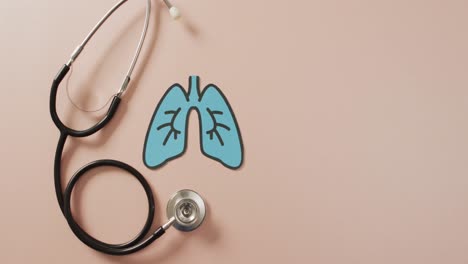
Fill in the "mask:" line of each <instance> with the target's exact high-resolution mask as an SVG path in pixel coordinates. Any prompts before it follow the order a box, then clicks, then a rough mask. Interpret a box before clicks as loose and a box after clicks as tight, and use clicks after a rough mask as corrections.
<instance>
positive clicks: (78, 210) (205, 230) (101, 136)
mask: <svg viewBox="0 0 468 264" xmlns="http://www.w3.org/2000/svg"><path fill="white" fill-rule="evenodd" d="M161 7H162V4H161V3H157V4H156V5H155V7H153V9H156V10H155V11H156V12H155V16H153V22H152V29H151V30H150V32H151V34H150V35H149V41H148V43H149V45H148V47H146V48H144V50H143V53H142V60H141V62H140V64H139V66H138V67H139V69H138V71H137V72H136V73H135V76H134V78H133V79H132V84H131V86H133V87H138V85H139V83H140V80H141V76H142V75H143V73H144V72H145V69H146V66H147V65H148V63H149V59H150V58H151V57H152V55H153V51H154V50H155V48H156V46H157V45H156V43H157V39H158V33H159V29H160V22H161V21H160V18H161ZM141 17H142V13H138V14H137V15H135V17H134V18H133V19H132V20H131V22H130V23H128V25H127V26H126V27H125V28H124V29H123V30H122V31H121V33H120V34H119V35H118V37H117V38H116V39H115V40H114V41H113V42H112V44H111V45H110V46H109V47H108V48H107V49H106V52H105V53H104V54H103V55H102V56H100V57H99V58H98V59H97V60H96V62H97V63H96V64H95V65H94V67H93V71H92V72H93V75H92V76H91V77H90V78H89V79H87V81H86V82H85V83H84V84H83V87H88V88H89V87H94V86H96V83H97V79H98V76H99V74H102V69H103V68H104V65H105V62H106V61H108V58H109V56H110V55H111V54H112V53H113V50H114V49H115V48H116V47H117V46H118V45H119V44H120V43H122V41H121V40H122V38H124V37H125V36H126V34H127V33H128V32H129V31H131V30H133V29H134V28H135V27H136V26H137V25H138V24H139V23H140V22H141ZM181 22H182V25H183V26H184V27H185V29H186V30H187V31H188V32H189V33H190V34H191V35H192V36H194V37H198V36H199V31H198V29H197V27H195V26H194V25H193V24H192V23H191V22H190V20H189V19H187V18H185V17H184V18H183V20H182V21H181ZM67 86H68V82H67ZM67 89H68V87H67ZM81 90H82V91H80V93H79V95H78V96H77V97H76V98H73V99H74V100H76V101H77V102H86V101H88V100H89V99H90V98H91V96H92V95H93V89H81ZM135 90H136V89H132V87H129V89H128V91H127V92H126V94H125V98H128V99H126V100H130V99H131V98H132V96H133V94H134V92H135ZM106 110H107V107H105V108H104V109H103V110H102V111H99V112H97V113H94V114H93V115H92V119H94V121H97V120H100V119H101V115H102V114H104V113H105V111H106ZM126 111H127V106H126V104H123V105H121V106H120V110H119V112H117V114H116V116H115V120H114V121H113V122H110V123H109V125H108V126H109V127H107V128H106V129H103V130H102V131H100V132H98V133H97V134H96V136H94V137H92V138H91V139H86V140H84V139H77V138H70V140H69V143H68V146H67V147H66V148H65V151H64V154H63V165H62V166H63V167H66V168H68V164H70V162H71V156H72V153H74V152H75V151H76V149H77V148H79V147H83V146H85V147H88V148H97V147H100V146H102V144H104V143H105V142H106V141H107V140H108V139H109V137H110V134H111V133H112V132H113V131H114V130H115V129H116V127H117V126H118V125H119V124H120V122H121V121H122V119H123V116H124V114H125V112H126ZM80 114H81V113H80V112H79V111H78V110H77V109H74V108H73V109H71V108H69V109H67V112H66V118H65V120H73V118H76V117H78V116H79V115H80ZM97 114H100V115H99V116H98V115H97ZM97 174H99V170H96V171H93V172H90V173H89V175H86V176H85V177H84V178H83V179H82V181H81V182H80V183H79V184H78V185H77V188H76V190H75V191H74V197H75V198H76V199H73V201H72V207H73V212H74V213H73V214H74V216H75V217H76V219H77V222H78V223H83V204H82V203H81V202H80V200H81V199H80V197H82V196H83V189H84V188H85V186H86V185H87V184H88V183H89V181H90V179H91V178H93V177H94V176H96V175H97ZM71 176H72V175H68V176H66V177H64V179H62V180H64V181H65V180H66V181H68V180H69V179H70V178H71ZM154 199H155V204H157V205H159V206H156V212H155V216H154V222H153V226H152V230H155V229H156V228H157V227H158V226H160V225H161V224H162V223H163V219H164V216H165V210H163V209H165V204H162V203H161V201H160V200H159V198H158V196H157V194H155V195H154ZM161 205H162V206H161ZM206 207H207V212H208V213H207V215H206V218H205V220H204V223H203V224H202V226H200V228H199V229H197V230H195V231H193V232H189V233H183V232H182V233H179V236H177V237H175V238H173V239H172V240H171V241H166V242H164V240H165V239H164V237H165V236H163V237H161V241H157V242H156V243H155V245H154V246H156V247H158V244H160V243H169V245H166V246H165V247H164V249H165V250H164V251H161V250H158V249H156V250H154V251H152V250H151V248H148V249H146V250H145V251H146V253H145V251H143V252H141V253H137V254H133V255H129V256H124V257H116V256H109V255H104V254H101V253H99V252H96V254H97V255H99V256H100V257H102V258H106V259H112V260H113V261H115V262H118V263H141V264H146V263H148V264H149V263H155V262H162V261H164V260H166V259H167V258H169V257H171V256H172V255H174V254H175V253H177V252H180V251H181V250H182V249H183V248H184V245H186V244H187V243H189V241H191V240H193V239H197V240H201V241H204V242H206V243H209V244H211V243H215V242H217V241H218V240H219V239H220V238H221V235H220V228H219V227H218V226H217V225H216V223H215V221H214V220H213V216H212V214H211V209H210V204H209V203H208V202H207V203H206ZM166 236H167V235H166ZM148 251H149V254H147V253H148Z"/></svg>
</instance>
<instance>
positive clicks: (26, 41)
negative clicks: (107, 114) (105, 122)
mask: <svg viewBox="0 0 468 264" xmlns="http://www.w3.org/2000/svg"><path fill="white" fill-rule="evenodd" d="M174 1H175V2H176V3H177V4H178V6H179V8H180V9H181V11H182V12H183V14H184V16H185V18H186V20H185V21H184V22H183V23H179V22H174V21H171V20H170V18H169V15H168V13H167V12H166V11H165V10H164V12H162V13H160V12H158V11H156V10H157V6H155V7H154V10H155V11H154V12H153V16H152V23H151V24H152V25H151V29H150V30H151V33H150V35H149V38H148V43H147V45H146V46H145V48H144V53H143V56H144V59H143V61H142V63H140V64H139V65H138V67H137V71H138V72H139V77H138V78H137V81H136V82H134V83H133V85H132V87H131V89H130V92H129V93H128V94H127V96H126V97H125V98H124V102H123V105H122V107H121V108H120V111H119V113H118V115H117V117H116V118H115V120H113V122H112V123H111V124H110V125H109V126H108V127H107V128H106V129H105V130H104V131H102V133H100V134H99V135H97V136H94V137H92V138H89V139H86V140H72V141H70V142H69V143H68V144H67V146H66V156H65V161H64V162H65V164H66V165H65V167H66V169H65V172H64V173H65V175H66V177H67V178H69V177H70V176H71V174H72V173H73V172H74V171H75V170H76V169H77V168H79V167H80V166H82V165H84V164H85V163H87V162H89V161H91V160H95V159H100V158H115V159H119V160H122V161H125V162H128V163H130V164H132V165H134V166H136V168H138V169H139V170H140V171H141V172H142V173H143V174H144V175H145V176H146V178H147V179H148V181H149V182H150V183H151V185H152V187H153V190H154V192H155V195H156V196H157V205H158V208H157V212H158V213H159V214H158V217H157V218H156V219H157V223H158V224H161V223H162V221H163V218H164V217H165V216H164V215H165V213H164V209H163V208H164V206H165V203H166V201H167V199H168V198H169V197H170V195H171V194H172V193H173V192H175V191H176V190H178V189H181V188H193V189H196V190H197V191H199V192H200V193H201V194H202V195H203V196H204V197H205V198H206V200H207V201H208V203H209V215H208V219H207V221H206V222H205V224H204V225H203V226H202V227H201V229H199V230H197V231H196V232H194V233H190V234H182V233H179V232H177V231H175V230H171V232H170V233H168V234H166V236H165V237H163V238H162V239H161V240H160V241H157V242H156V243H154V244H153V245H151V246H150V247H149V248H147V249H146V250H145V251H143V252H141V253H138V254H135V255H133V256H128V257H109V256H105V255H103V254H100V253H98V252H95V251H93V250H91V249H89V248H87V247H86V246H85V245H83V244H82V243H81V242H80V241H78V240H77V239H76V238H75V236H74V235H73V233H72V232H71V231H70V230H69V228H68V226H67V223H66V221H65V219H64V218H63V217H62V215H61V213H60V210H59V207H58V205H57V202H56V200H55V196H54V190H53V178H52V166H53V162H52V157H53V153H54V150H55V146H56V142H57V139H58V131H57V129H56V128H55V126H54V125H53V123H52V121H51V120H50V117H49V113H48V103H49V98H48V97H49V87H50V84H51V81H52V78H53V77H54V76H55V74H56V72H57V71H58V69H59V67H60V66H61V65H62V64H63V63H65V62H66V60H67V58H68V56H69V54H70V53H71V51H72V50H73V49H74V47H75V46H76V45H77V44H78V43H79V42H80V41H81V40H82V38H83V37H84V36H85V34H87V33H88V31H89V30H90V29H91V27H92V26H93V25H94V24H95V23H96V22H97V20H98V19H99V18H100V17H101V16H102V15H103V14H104V13H105V12H106V11H107V9H108V8H109V7H110V6H112V5H113V4H114V2H115V0H101V1H93V0H81V1H63V0H60V1H59V0H47V1H5V2H4V3H3V4H2V6H1V7H0V31H1V38H2V39H1V40H2V44H1V47H2V48H1V50H0V55H1V56H0V58H1V61H0V66H1V68H0V72H1V77H0V78H1V79H0V80H1V82H0V83H1V85H2V90H1V91H2V100H1V101H2V103H1V104H0V108H1V120H2V124H3V125H2V137H1V138H2V139H1V140H2V141H1V156H2V159H3V162H2V171H3V172H2V174H3V176H2V177H1V191H0V208H1V210H2V217H1V220H0V223H1V227H0V248H1V250H0V255H1V258H2V260H0V262H1V263H70V264H72V263H99V264H101V263H102V264H104V263H194V264H195V263H320V264H335V263H336V264H338V263H360V264H361V263H362V264H375V263H389V264H390V263H391V264H394V263H408V264H415V263H421V264H431V263H434V264H436V263H437V264H439V263H450V264H461V263H468V254H467V249H468V226H467V223H468V193H467V187H468V177H467V176H468V125H467V123H468V121H467V118H468V74H467V69H468V48H467V47H468V35H467V32H468V28H467V25H468V16H467V10H468V2H467V1H463V0H460V1H456V0H449V1H442V0H438V1H435V0H434V1H417V0H409V1H408V0H395V1H373V0H362V1H348V0H332V1H313V0H311V1H305V0H299V1H292V2H287V1H277V0H275V1H271V0H270V1H267V0H259V1H249V2H246V1H215V0H191V1H188V0H177V1H176V0H174ZM143 4H144V1H130V3H129V4H128V5H127V7H126V8H125V9H123V10H122V11H120V12H119V13H118V15H117V16H115V17H113V18H112V20H111V21H110V23H109V24H108V25H106V27H105V28H104V30H103V31H102V32H101V33H100V34H99V35H98V36H97V37H96V38H95V39H94V40H93V41H92V43H91V45H90V46H89V48H88V49H87V50H86V52H85V53H83V56H82V57H80V60H79V62H77V64H76V65H75V66H76V67H75V72H74V74H73V77H72V79H71V81H70V90H71V93H72V95H73V96H74V97H75V98H76V99H77V100H78V101H79V102H80V103H81V104H82V105H86V106H88V107H95V106H97V105H98V104H100V103H102V102H104V101H106V99H107V98H108V96H109V95H110V94H111V93H113V92H114V91H115V90H116V89H117V88H118V86H119V84H120V82H121V80H122V78H123V74H124V72H125V71H126V69H127V67H128V62H129V58H130V55H131V54H132V52H133V49H134V46H135V45H136V41H137V38H138V34H139V31H140V27H141V23H142V15H143V10H144V6H143ZM143 65H144V66H145V67H144V71H141V70H142V69H143ZM190 74H198V75H200V76H201V77H202V84H207V83H210V82H212V83H216V84H217V85H218V86H220V87H221V89H222V90H223V91H224V93H225V94H226V95H227V97H228V98H229V100H230V102H231V104H232V106H233V108H234V110H235V113H236V116H237V119H238V121H239V124H240V127H241V130H242V133H243V137H244V142H245V147H246V160H245V165H244V166H243V168H242V169H241V170H239V171H231V170H228V169H226V168H224V167H223V166H221V165H220V164H218V163H216V162H214V161H212V160H209V159H207V158H205V157H203V156H202V155H201V153H200V151H199V147H198V145H199V142H198V132H197V131H198V129H197V128H198V124H197V122H196V121H197V119H196V115H195V114H193V115H192V116H191V123H190V133H189V146H188V151H187V153H186V154H185V155H184V156H183V157H182V158H179V159H177V160H175V161H172V162H171V163H170V164H169V165H168V166H165V167H164V168H162V169H159V170H156V171H151V170H148V169H147V168H145V167H144V165H143V163H142V160H141V152H142V147H143V140H144V135H145V133H146V129H147V126H148V123H149V121H150V118H151V115H152V112H153V109H154V107H155V106H156V103H157V102H158V100H159V99H160V98H161V96H162V94H163V93H164V92H165V90H166V89H167V88H168V87H169V86H170V85H171V84H173V83H174V82H180V83H182V84H184V85H186V83H187V78H188V76H189V75H190ZM62 87H64V86H62ZM63 91H64V90H63V89H62V93H60V100H61V101H60V106H61V107H60V109H61V110H60V112H61V116H62V118H64V119H65V120H67V122H68V123H69V124H71V125H74V126H75V127H78V128H84V127H86V126H87V125H88V124H91V122H92V121H94V119H93V118H89V117H88V118H87V117H86V115H83V114H80V113H78V112H76V111H75V110H74V109H73V108H72V107H71V106H70V104H69V103H68V101H67V100H66V97H65V93H64V92H63ZM98 175H99V176H96V177H87V179H88V180H87V181H86V182H83V183H81V184H80V186H79V187H78V188H79V191H78V192H77V194H76V195H75V196H74V208H75V211H76V214H78V217H79V219H80V222H81V223H82V225H83V226H84V227H85V228H86V229H87V230H89V232H91V233H92V234H93V235H96V236H97V237H99V238H100V239H103V240H105V241H109V242H119V241H124V240H125V239H129V238H131V237H132V236H133V235H134V234H135V233H136V232H137V231H138V230H139V228H140V227H141V225H142V224H143V221H144V218H145V212H146V206H147V205H146V203H145V196H144V194H143V192H142V190H141V189H140V187H139V185H138V184H137V183H136V182H135V181H133V179H131V178H130V177H128V176H126V175H125V174H120V173H116V172H115V171H106V172H103V173H102V174H98ZM106 176H107V177H106ZM109 177H113V179H109Z"/></svg>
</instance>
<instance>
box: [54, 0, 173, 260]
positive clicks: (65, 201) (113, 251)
mask: <svg viewBox="0 0 468 264" xmlns="http://www.w3.org/2000/svg"><path fill="white" fill-rule="evenodd" d="M127 1H128V0H121V1H119V2H118V3H117V4H116V5H115V6H114V7H112V9H111V10H109V11H108V13H107V14H106V15H105V16H104V17H103V18H102V19H101V20H100V21H99V22H98V24H97V25H96V26H95V27H94V28H93V30H92V31H91V32H90V33H89V34H88V36H87V37H86V38H85V40H84V41H83V42H82V44H81V45H79V46H78V47H77V48H76V49H75V51H74V52H73V54H72V55H71V57H70V60H69V61H68V62H67V64H65V65H64V66H63V67H62V68H61V69H60V71H59V73H58V74H57V76H56V77H55V78H54V80H53V83H52V87H51V92H50V115H51V117H52V120H53V121H54V123H55V125H56V126H57V128H58V129H59V131H60V137H59V141H58V143H57V149H56V152H55V160H54V182H55V193H56V196H57V201H58V203H59V206H60V209H61V210H62V213H63V215H64V217H65V219H66V220H67V222H68V225H69V226H70V228H71V230H72V231H73V233H74V234H75V235H76V236H77V237H78V239H80V240H81V241H82V242H83V243H84V244H86V245H88V246H89V247H91V248H93V249H95V250H97V251H100V252H103V253H106V254H110V255H127V254H131V253H134V252H136V251H139V250H141V249H143V248H145V247H147V246H148V245H149V244H151V243H152V242H153V241H155V240H156V239H158V238H159V237H161V236H162V235H163V234H164V233H165V231H166V230H167V229H168V228H169V227H170V226H172V224H173V223H174V222H176V220H175V218H173V217H172V218H171V219H170V220H169V221H168V222H167V223H166V224H164V225H162V226H160V227H159V228H157V229H156V231H154V232H152V233H151V230H150V229H151V226H152V224H153V220H154V211H155V204H154V197H153V192H152V190H151V187H150V185H149V184H148V182H147V181H146V180H145V178H144V177H143V176H142V175H141V173H139V172H138V171H137V170H136V169H135V168H133V167H132V166H130V165H128V164H126V163H123V162H120V161H117V160H110V159H103V160H96V161H93V162H91V163H89V164H87V165H85V166H84V167H82V168H80V169H79V170H78V171H77V172H76V173H75V174H74V175H73V177H72V178H71V180H70V181H69V183H68V185H67V186H66V188H65V190H64V191H62V183H61V169H62V168H61V162H62V155H63V150H64V146H65V143H66V140H67V138H68V137H69V136H71V137H87V136H91V135H93V134H95V133H96V132H98V131H99V130H101V129H102V128H103V127H104V126H106V125H107V124H108V123H109V122H110V121H111V119H112V118H113V117H114V115H115V113H116V112H117V109H118V107H119V104H120V101H121V96H122V95H123V94H124V92H125V90H126V89H127V87H128V85H129V82H130V80H131V75H132V72H133V70H134V68H135V64H136V62H137V60H138V57H139V55H140V52H141V48H142V45H143V42H144V40H145V36H146V32H147V29H148V25H149V18H150V11H151V1H150V0H147V5H146V18H145V24H144V28H143V32H142V35H141V37H140V42H139V43H138V47H137V50H136V52H135V55H134V58H133V60H132V62H131V65H130V68H129V70H128V72H127V75H126V76H125V79H124V81H123V83H122V86H121V87H120V89H119V91H118V93H117V94H116V95H115V96H114V97H113V99H112V102H111V104H110V106H109V108H108V110H107V113H106V114H105V116H104V117H103V118H102V119H101V120H100V121H99V122H97V123H96V124H95V125H94V126H92V127H90V128H88V129H85V130H74V129H72V128H70V127H68V126H66V125H65V124H63V122H62V121H61V120H60V117H59V116H58V114H57V109H56V101H57V90H58V88H59V86H60V83H61V82H62V80H63V79H64V78H65V76H66V75H67V74H68V72H69V70H70V68H71V66H72V64H73V62H74V61H75V60H76V59H77V58H78V56H79V55H80V53H81V52H82V51H83V49H84V47H85V46H86V44H87V43H88V41H89V40H90V39H91V37H93V36H94V34H95V33H96V32H97V30H98V29H99V28H100V27H101V26H102V24H103V23H104V22H105V21H106V20H107V19H108V18H109V17H110V16H111V15H112V14H113V13H114V12H115V11H116V10H117V9H118V8H119V7H120V6H122V5H123V4H124V3H125V2H127ZM165 3H166V5H168V7H169V8H171V9H173V8H174V7H172V6H171V5H170V3H169V2H168V1H165ZM173 10H174V9H173ZM173 10H171V14H172V11H173ZM177 13H178V12H177ZM99 167H114V168H118V169H121V170H124V171H126V172H128V173H129V174H130V175H132V176H133V177H135V178H136V179H137V180H138V181H139V182H140V184H141V185H142V186H143V189H144V191H145V193H146V197H147V200H148V205H149V207H148V216H147V219H146V222H145V225H144V226H143V228H142V229H141V231H140V232H139V233H138V234H137V235H136V236H135V238H133V239H132V240H130V241H128V242H126V243H122V244H108V243H105V242H102V241H100V240H98V239H96V238H94V237H92V236H91V235H90V234H88V233H87V232H86V231H84V230H83V229H82V228H81V227H80V225H79V224H78V223H77V222H76V221H75V219H74V218H73V214H72V210H71V205H70V201H71V196H72V193H73V188H74V187H75V185H76V183H77V182H78V181H79V180H80V178H81V177H82V176H83V175H85V174H86V173H88V172H89V171H91V170H93V169H96V168H99Z"/></svg>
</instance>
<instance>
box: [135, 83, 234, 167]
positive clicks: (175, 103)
mask: <svg viewBox="0 0 468 264" xmlns="http://www.w3.org/2000/svg"><path fill="white" fill-rule="evenodd" d="M199 82H200V78H199V77H198V76H191V77H190V79H189V90H188V93H186V92H185V91H184V89H183V88H182V86H181V85H179V84H174V85H173V86H171V87H170V88H169V89H168V90H167V92H166V93H165V94H164V96H163V98H162V99H161V101H160V103H159V104H158V106H157V107H156V110H155V112H154V114H153V118H152V120H151V123H150V126H149V128H148V132H147V135H146V140H145V148H144V151H143V161H144V163H145V165H146V166H147V167H149V168H157V167H160V166H163V165H164V164H165V163H167V162H168V161H170V160H172V159H175V158H177V157H179V156H181V155H182V154H183V153H184V152H185V149H186V144H187V123H188V115H189V113H190V111H191V110H195V111H197V113H198V117H199V122H200V143H201V146H200V148H201V151H202V152H203V154H204V155H205V156H207V157H209V158H211V159H214V160H217V161H219V162H221V163H222V164H223V165H224V166H226V167H228V168H231V169H237V168H239V167H240V166H241V165H242V162H243V145H242V138H241V135H240V131H239V126H238V124H237V121H236V118H235V116H234V112H233V111H232V109H231V107H230V105H229V102H228V101H227V99H226V97H225V96H224V95H223V93H222V92H221V90H220V89H219V88H218V87H217V86H215V85H213V84H210V85H208V86H206V87H205V89H204V90H203V92H201V93H200V85H199Z"/></svg>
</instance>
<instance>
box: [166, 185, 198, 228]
mask: <svg viewBox="0 0 468 264" xmlns="http://www.w3.org/2000/svg"><path fill="white" fill-rule="evenodd" d="M166 213H167V218H169V223H168V224H169V225H173V226H174V227H175V228H176V229H177V230H180V231H184V232H189V231H193V230H195V229H197V228H198V227H199V226H200V225H201V224H202V223H203V220H204V219H205V215H206V206H205V202H204V201H203V198H202V197H201V196H200V195H199V194H198V193H196V192H195V191H192V190H181V191H178V192H176V193H175V194H174V195H173V196H172V198H171V199H170V200H169V201H168V202H167V208H166ZM165 228H166V227H165Z"/></svg>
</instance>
